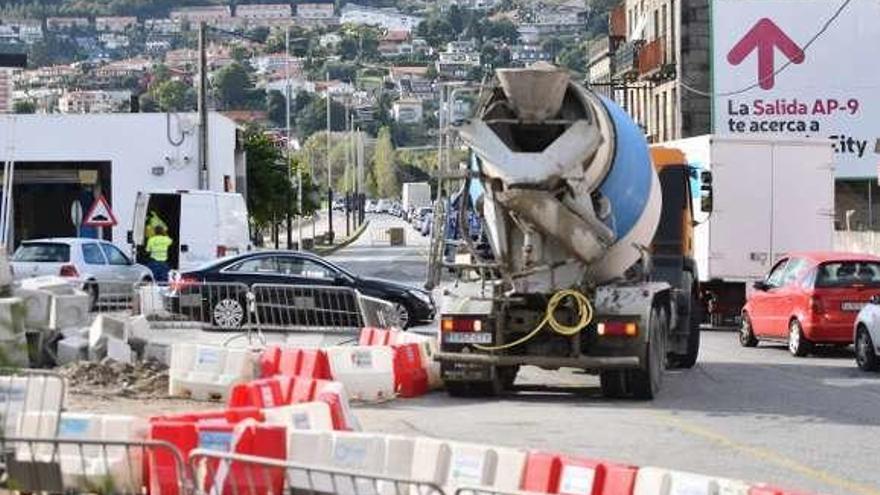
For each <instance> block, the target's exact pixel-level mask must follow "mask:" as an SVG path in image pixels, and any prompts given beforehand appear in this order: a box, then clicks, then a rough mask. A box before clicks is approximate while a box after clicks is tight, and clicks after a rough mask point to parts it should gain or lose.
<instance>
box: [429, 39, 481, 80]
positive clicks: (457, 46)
mask: <svg viewBox="0 0 880 495" xmlns="http://www.w3.org/2000/svg"><path fill="white" fill-rule="evenodd" d="M479 66H480V53H479V52H477V51H476V48H474V44H473V43H472V42H469V41H451V42H449V43H448V44H447V45H446V51H443V52H440V53H439V54H438V60H437V62H436V67H437V72H438V73H439V74H440V75H441V76H444V77H447V78H458V79H462V78H466V77H467V76H468V74H470V72H471V71H472V70H473V69H474V68H477V67H479Z"/></svg>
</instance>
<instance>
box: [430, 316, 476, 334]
mask: <svg viewBox="0 0 880 495" xmlns="http://www.w3.org/2000/svg"><path fill="white" fill-rule="evenodd" d="M440 330H441V331H443V332H481V331H483V322H482V321H481V320H480V319H478V318H443V319H442V320H440Z"/></svg>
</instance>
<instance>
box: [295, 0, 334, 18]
mask: <svg viewBox="0 0 880 495" xmlns="http://www.w3.org/2000/svg"><path fill="white" fill-rule="evenodd" d="M335 16H336V9H335V6H334V4H333V2H329V3H328V2H313V3H301V4H299V5H297V6H296V17H297V18H298V19H300V20H303V21H323V22H328V21H332V20H334V19H335Z"/></svg>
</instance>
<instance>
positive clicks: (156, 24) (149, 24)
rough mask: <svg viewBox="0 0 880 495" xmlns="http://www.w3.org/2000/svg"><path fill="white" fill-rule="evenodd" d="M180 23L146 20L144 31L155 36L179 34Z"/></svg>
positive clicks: (166, 20) (167, 20) (165, 20)
mask: <svg viewBox="0 0 880 495" xmlns="http://www.w3.org/2000/svg"><path fill="white" fill-rule="evenodd" d="M180 26H181V23H180V21H179V20H178V21H175V20H173V19H147V20H145V21H144V29H145V30H147V31H149V32H152V33H156V34H164V35H171V34H179V33H180V31H181V27H180Z"/></svg>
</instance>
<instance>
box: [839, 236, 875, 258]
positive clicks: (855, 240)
mask: <svg viewBox="0 0 880 495" xmlns="http://www.w3.org/2000/svg"><path fill="white" fill-rule="evenodd" d="M834 250H835V251H846V252H851V253H863V254H872V255H876V254H877V253H880V232H848V231H845V230H840V231H836V232H834Z"/></svg>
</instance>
